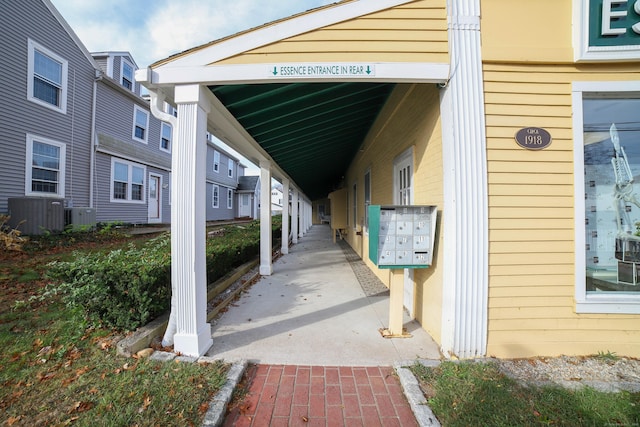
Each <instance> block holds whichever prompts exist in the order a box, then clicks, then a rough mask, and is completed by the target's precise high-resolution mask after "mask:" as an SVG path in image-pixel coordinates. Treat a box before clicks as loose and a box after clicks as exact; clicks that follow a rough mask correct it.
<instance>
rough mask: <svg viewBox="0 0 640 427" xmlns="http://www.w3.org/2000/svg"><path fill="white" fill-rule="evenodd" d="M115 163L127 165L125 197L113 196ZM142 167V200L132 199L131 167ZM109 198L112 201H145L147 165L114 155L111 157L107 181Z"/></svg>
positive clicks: (137, 202)
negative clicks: (108, 179)
mask: <svg viewBox="0 0 640 427" xmlns="http://www.w3.org/2000/svg"><path fill="white" fill-rule="evenodd" d="M116 163H120V164H124V165H127V170H128V173H127V197H126V199H116V198H115V197H113V183H114V181H115V165H116ZM134 167H136V168H140V169H142V193H141V194H142V200H132V198H131V194H132V191H133V168H134ZM109 187H110V188H109V200H110V201H111V202H112V203H133V204H139V205H143V204H145V203H147V167H146V166H145V165H141V164H139V163H135V162H132V161H129V160H124V159H120V158H116V157H112V158H111V176H110V183H109Z"/></svg>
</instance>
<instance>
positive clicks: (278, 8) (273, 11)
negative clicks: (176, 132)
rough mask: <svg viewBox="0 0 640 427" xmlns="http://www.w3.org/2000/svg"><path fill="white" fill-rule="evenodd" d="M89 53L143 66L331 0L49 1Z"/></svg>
mask: <svg viewBox="0 0 640 427" xmlns="http://www.w3.org/2000/svg"><path fill="white" fill-rule="evenodd" d="M52 3H53V4H54V5H55V6H56V8H58V10H59V11H60V13H61V14H62V16H63V17H64V18H65V19H66V20H67V22H69V25H71V27H72V28H73V30H74V31H75V32H76V34H77V35H78V37H80V40H82V42H83V43H84V44H85V46H87V49H89V51H92V52H96V51H109V50H113V51H129V52H131V54H132V55H133V58H134V60H135V61H136V63H137V64H138V66H139V67H141V68H143V67H146V66H148V65H149V64H152V63H153V62H156V61H158V60H161V59H164V58H166V57H168V56H170V55H172V54H174V53H178V52H182V51H184V50H187V49H190V48H192V47H195V46H199V45H201V44H204V43H207V42H209V41H213V40H217V39H219V38H222V37H225V36H228V35H232V34H235V33H237V32H239V31H243V30H246V29H249V28H252V27H256V26H258V25H262V24H265V23H267V22H271V21H273V20H276V19H280V18H284V17H286V16H290V15H293V14H295V13H299V12H302V11H305V10H308V9H311V8H315V7H318V6H321V5H324V4H329V3H333V1H332V0H304V1H302V2H301V1H300V0H280V1H276V2H265V1H263V0H233V1H222V0H213V1H207V0H180V1H170V0H155V1H154V0H106V1H98V2H96V1H87V0H52Z"/></svg>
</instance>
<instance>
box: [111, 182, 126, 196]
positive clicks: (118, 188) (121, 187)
mask: <svg viewBox="0 0 640 427" xmlns="http://www.w3.org/2000/svg"><path fill="white" fill-rule="evenodd" d="M113 198H114V199H120V200H126V199H127V183H126V182H114V183H113Z"/></svg>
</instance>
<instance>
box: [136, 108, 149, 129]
mask: <svg viewBox="0 0 640 427" xmlns="http://www.w3.org/2000/svg"><path fill="white" fill-rule="evenodd" d="M136 125H138V126H140V127H141V128H146V127H147V113H145V112H144V111H142V110H136Z"/></svg>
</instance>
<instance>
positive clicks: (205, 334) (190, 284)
mask: <svg viewBox="0 0 640 427" xmlns="http://www.w3.org/2000/svg"><path fill="white" fill-rule="evenodd" d="M202 90H203V89H202V88H201V87H200V86H199V85H189V86H176V88H175V101H176V104H177V105H178V120H177V129H176V133H177V138H176V141H175V144H174V149H173V154H172V156H171V157H172V160H171V161H172V163H171V169H172V173H173V177H172V180H173V185H174V190H173V191H172V192H171V280H172V282H173V289H174V292H176V295H175V297H176V298H175V301H176V311H177V312H176V334H175V335H174V349H175V351H176V352H179V353H182V354H185V355H189V356H201V355H203V354H204V353H205V352H206V351H207V350H208V349H209V347H211V344H212V343H213V341H212V339H211V325H210V324H209V323H207V274H206V259H205V238H206V230H205V197H203V196H202V195H203V194H204V192H205V168H206V158H207V151H206V150H207V144H206V142H205V141H206V131H207V114H208V112H209V104H208V102H207V100H206V98H205V96H204V95H203V93H202V92H201V91H202Z"/></svg>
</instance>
